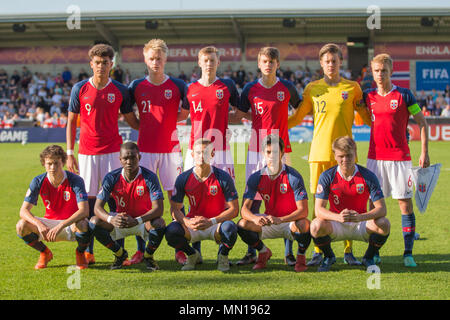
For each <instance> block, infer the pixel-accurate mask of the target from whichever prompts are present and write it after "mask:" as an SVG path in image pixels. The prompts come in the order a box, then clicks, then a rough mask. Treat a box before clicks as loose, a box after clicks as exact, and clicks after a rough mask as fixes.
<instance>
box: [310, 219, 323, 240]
mask: <svg viewBox="0 0 450 320" xmlns="http://www.w3.org/2000/svg"><path fill="white" fill-rule="evenodd" d="M323 229H324V221H323V220H322V219H319V218H315V219H314V220H313V221H312V222H311V225H310V227H309V231H310V233H311V236H313V237H317V236H318V235H319V234H320V233H321V231H322V230H323Z"/></svg>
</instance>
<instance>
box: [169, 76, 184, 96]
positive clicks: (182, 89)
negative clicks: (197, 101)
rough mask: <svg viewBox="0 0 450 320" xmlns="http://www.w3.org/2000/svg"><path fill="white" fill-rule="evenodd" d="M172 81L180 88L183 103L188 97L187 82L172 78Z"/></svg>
mask: <svg viewBox="0 0 450 320" xmlns="http://www.w3.org/2000/svg"><path fill="white" fill-rule="evenodd" d="M170 79H171V80H172V81H173V83H175V85H176V86H177V88H178V91H179V92H180V100H181V101H183V100H184V98H185V97H186V94H187V85H186V82H184V81H183V80H181V79H175V78H172V77H171V78H170Z"/></svg>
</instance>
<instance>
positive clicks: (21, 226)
mask: <svg viewBox="0 0 450 320" xmlns="http://www.w3.org/2000/svg"><path fill="white" fill-rule="evenodd" d="M26 224H27V222H26V221H25V220H23V219H20V220H19V221H18V222H17V224H16V232H17V234H18V235H19V236H21V237H22V236H24V233H25V229H26Z"/></svg>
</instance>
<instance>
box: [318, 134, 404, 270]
mask: <svg viewBox="0 0 450 320" xmlns="http://www.w3.org/2000/svg"><path fill="white" fill-rule="evenodd" d="M403 132H404V131H403ZM332 150H333V153H334V157H335V160H336V162H337V165H336V166H334V167H332V168H330V169H328V170H326V171H324V172H323V173H322V174H321V175H320V178H319V182H318V184H317V193H316V200H315V211H316V218H315V219H314V220H313V221H312V222H311V236H312V237H313V240H314V243H315V244H316V246H318V247H319V248H320V249H321V250H322V252H323V253H324V256H325V258H324V259H323V261H322V263H321V264H320V267H319V268H318V270H317V271H319V272H326V271H329V270H330V269H331V266H332V265H333V264H334V263H335V262H336V257H335V255H334V252H333V250H332V249H331V242H332V241H341V240H348V239H351V240H358V241H364V242H368V243H369V246H368V248H367V250H366V253H365V254H364V257H363V259H362V263H363V264H364V265H365V266H366V267H367V268H369V267H370V266H372V265H374V264H375V262H374V256H375V254H376V252H377V251H378V250H379V249H380V248H381V247H382V246H383V244H384V243H385V242H386V240H387V238H388V237H389V231H390V223H389V220H388V219H387V218H386V204H385V202H384V197H383V192H382V190H381V187H380V184H379V182H378V179H377V177H376V176H375V174H374V173H373V172H372V171H370V170H368V169H367V168H364V167H363V166H360V165H357V164H356V143H355V141H354V140H353V139H352V138H350V137H347V136H344V137H339V138H337V139H336V140H335V141H334V142H333V144H332ZM369 197H370V199H371V201H372V202H373V206H371V208H370V209H369V210H368V209H367V207H368V202H369ZM328 203H329V208H327V204H328Z"/></svg>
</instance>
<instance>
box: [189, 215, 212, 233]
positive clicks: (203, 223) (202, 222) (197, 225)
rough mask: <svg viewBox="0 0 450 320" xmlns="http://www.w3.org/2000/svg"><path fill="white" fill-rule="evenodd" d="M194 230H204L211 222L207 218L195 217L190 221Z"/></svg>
mask: <svg viewBox="0 0 450 320" xmlns="http://www.w3.org/2000/svg"><path fill="white" fill-rule="evenodd" d="M190 222H191V223H192V225H193V227H194V228H193V229H194V230H205V229H207V228H209V227H211V226H212V223H211V221H210V220H209V219H208V218H205V217H201V216H196V217H194V218H192V219H191V220H190Z"/></svg>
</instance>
